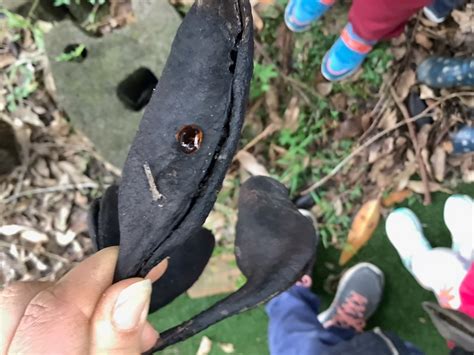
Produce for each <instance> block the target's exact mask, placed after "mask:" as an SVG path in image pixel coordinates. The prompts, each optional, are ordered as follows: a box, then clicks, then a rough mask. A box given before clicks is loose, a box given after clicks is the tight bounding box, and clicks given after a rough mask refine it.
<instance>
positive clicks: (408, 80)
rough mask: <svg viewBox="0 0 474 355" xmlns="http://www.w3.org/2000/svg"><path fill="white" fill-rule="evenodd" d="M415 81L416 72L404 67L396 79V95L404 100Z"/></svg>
mask: <svg viewBox="0 0 474 355" xmlns="http://www.w3.org/2000/svg"><path fill="white" fill-rule="evenodd" d="M415 83H416V74H415V72H414V71H413V70H412V69H406V70H405V71H404V72H403V73H402V75H400V77H399V79H398V83H397V86H396V88H395V89H396V91H397V95H398V97H399V98H400V100H401V101H403V100H405V99H406V97H407V96H408V93H409V92H410V89H411V87H412V86H413V85H415Z"/></svg>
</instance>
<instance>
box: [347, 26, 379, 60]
mask: <svg viewBox="0 0 474 355" xmlns="http://www.w3.org/2000/svg"><path fill="white" fill-rule="evenodd" d="M341 38H342V40H343V41H344V43H345V44H346V45H347V46H348V47H349V48H350V49H352V50H353V51H356V52H358V53H363V54H366V53H369V52H370V51H371V50H372V46H370V45H368V44H365V43H362V42H359V41H356V40H355V39H353V38H352V37H351V35H350V34H349V32H348V31H347V29H345V28H344V30H343V31H342V33H341Z"/></svg>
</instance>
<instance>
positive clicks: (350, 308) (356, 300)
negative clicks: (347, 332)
mask: <svg viewBox="0 0 474 355" xmlns="http://www.w3.org/2000/svg"><path fill="white" fill-rule="evenodd" d="M367 302H368V301H367V298H366V297H364V296H362V295H361V294H359V293H357V292H355V291H351V294H350V295H349V297H347V298H346V300H345V301H344V303H343V304H342V305H341V306H339V307H338V308H337V310H336V314H335V315H334V317H333V318H331V319H329V320H327V321H326V322H324V327H325V328H329V327H340V328H353V329H354V330H355V331H357V332H362V331H363V330H364V327H365V315H364V314H365V310H366V306H367Z"/></svg>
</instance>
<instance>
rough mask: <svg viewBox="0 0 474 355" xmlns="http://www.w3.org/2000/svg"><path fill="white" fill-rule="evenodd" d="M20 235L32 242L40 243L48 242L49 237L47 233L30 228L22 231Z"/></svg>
mask: <svg viewBox="0 0 474 355" xmlns="http://www.w3.org/2000/svg"><path fill="white" fill-rule="evenodd" d="M20 237H21V238H22V239H24V240H26V241H28V242H30V243H34V244H38V243H46V242H47V241H48V240H49V238H48V236H47V235H46V234H44V233H41V232H38V231H35V230H32V229H28V230H25V231H23V232H21V233H20Z"/></svg>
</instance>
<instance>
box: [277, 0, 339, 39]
mask: <svg viewBox="0 0 474 355" xmlns="http://www.w3.org/2000/svg"><path fill="white" fill-rule="evenodd" d="M334 2H335V0H290V1H289V3H288V5H287V6H286V9H285V23H286V26H287V27H288V28H289V29H290V31H293V32H303V31H306V30H308V29H309V28H310V27H311V24H312V23H313V22H314V21H316V20H318V19H319V18H320V17H321V16H323V15H324V14H325V13H326V11H328V10H329V8H330V7H331V6H332V5H333V4H334Z"/></svg>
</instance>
